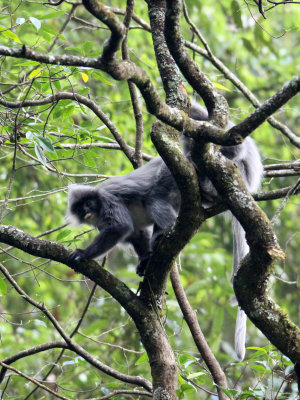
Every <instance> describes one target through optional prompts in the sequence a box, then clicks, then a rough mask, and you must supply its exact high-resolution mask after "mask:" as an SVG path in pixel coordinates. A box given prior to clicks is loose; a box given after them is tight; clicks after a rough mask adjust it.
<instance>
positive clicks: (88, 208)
mask: <svg viewBox="0 0 300 400" xmlns="http://www.w3.org/2000/svg"><path fill="white" fill-rule="evenodd" d="M100 208H101V203H100V199H99V197H98V196H97V195H89V196H85V197H84V198H82V199H80V200H79V201H78V202H76V203H75V204H73V206H72V208H71V212H72V213H73V214H75V215H76V216H77V217H78V218H79V221H80V222H81V223H86V224H89V225H95V224H96V223H97V221H98V219H99V212H100Z"/></svg>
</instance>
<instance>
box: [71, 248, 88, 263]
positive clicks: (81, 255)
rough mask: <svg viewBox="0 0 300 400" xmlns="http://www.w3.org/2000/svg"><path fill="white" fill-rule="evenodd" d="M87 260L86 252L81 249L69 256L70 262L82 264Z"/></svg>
mask: <svg viewBox="0 0 300 400" xmlns="http://www.w3.org/2000/svg"><path fill="white" fill-rule="evenodd" d="M87 259H88V257H87V256H86V254H85V251H84V250H81V249H76V250H74V251H72V253H71V254H70V255H69V262H80V261H83V260H87Z"/></svg>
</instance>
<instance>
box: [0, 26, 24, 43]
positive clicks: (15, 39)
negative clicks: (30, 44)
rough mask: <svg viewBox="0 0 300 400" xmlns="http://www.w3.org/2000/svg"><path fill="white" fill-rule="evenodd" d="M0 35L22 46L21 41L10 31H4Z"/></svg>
mask: <svg viewBox="0 0 300 400" xmlns="http://www.w3.org/2000/svg"><path fill="white" fill-rule="evenodd" d="M0 33H2V35H3V36H5V37H7V38H8V39H11V40H13V41H14V42H17V43H20V44H22V42H21V40H20V39H19V38H18V36H17V35H16V34H15V33H14V32H12V31H10V30H9V29H7V30H5V31H1V32H0Z"/></svg>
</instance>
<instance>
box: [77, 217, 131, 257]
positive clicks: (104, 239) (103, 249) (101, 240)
mask: <svg viewBox="0 0 300 400" xmlns="http://www.w3.org/2000/svg"><path fill="white" fill-rule="evenodd" d="M131 233H132V228H131V226H129V225H123V226H116V225H113V226H107V227H106V228H104V229H103V230H102V231H101V232H100V233H99V235H97V236H96V237H95V239H94V240H93V241H92V243H91V244H90V245H89V246H88V247H87V248H85V249H77V250H75V251H73V252H72V253H71V255H70V257H69V261H70V262H80V261H82V260H90V259H92V258H96V257H99V256H101V255H103V254H105V253H107V252H108V251H109V250H110V249H112V248H113V247H114V246H115V245H116V244H117V243H119V242H121V241H122V240H124V238H125V237H126V236H128V235H130V234H131Z"/></svg>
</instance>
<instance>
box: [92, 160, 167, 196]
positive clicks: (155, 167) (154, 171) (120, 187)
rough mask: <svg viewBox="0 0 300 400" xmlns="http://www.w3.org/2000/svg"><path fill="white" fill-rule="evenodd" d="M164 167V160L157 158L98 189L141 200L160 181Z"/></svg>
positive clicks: (106, 182) (111, 179) (112, 179)
mask: <svg viewBox="0 0 300 400" xmlns="http://www.w3.org/2000/svg"><path fill="white" fill-rule="evenodd" d="M163 167H165V164H164V162H163V160H162V159H161V158H160V157H156V158H153V159H152V160H151V161H149V162H148V163H147V164H146V165H143V166H142V167H140V168H137V169H136V170H134V171H133V172H130V173H129V174H126V175H121V176H116V177H113V178H110V179H108V180H107V181H105V182H103V183H101V184H100V185H98V186H97V187H98V188H99V189H100V190H103V189H104V190H107V191H109V192H110V193H112V194H114V195H116V196H121V197H125V198H126V197H130V198H132V197H136V198H141V197H144V196H146V195H147V194H148V193H149V191H151V189H152V187H153V185H155V183H156V181H157V180H159V178H160V174H161V171H162V168H163ZM165 168H166V167H165ZM169 174H170V173H169Z"/></svg>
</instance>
